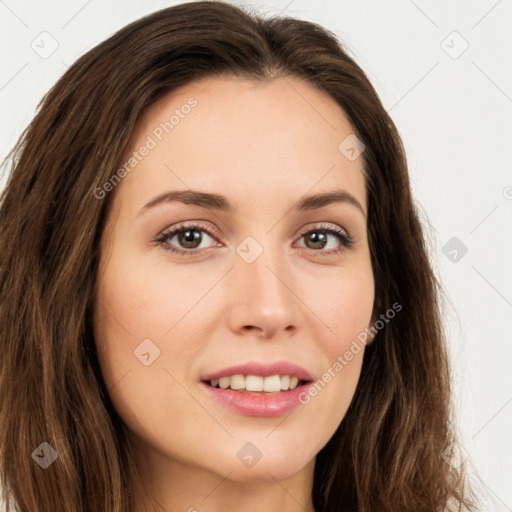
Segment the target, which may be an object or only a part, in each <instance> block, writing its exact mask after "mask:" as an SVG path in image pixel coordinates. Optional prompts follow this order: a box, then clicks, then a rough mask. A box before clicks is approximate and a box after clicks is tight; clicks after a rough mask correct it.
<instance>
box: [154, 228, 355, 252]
mask: <svg viewBox="0 0 512 512" xmlns="http://www.w3.org/2000/svg"><path fill="white" fill-rule="evenodd" d="M183 231H204V232H205V233H207V234H208V235H209V236H211V237H212V238H214V239H215V238H216V233H215V232H214V231H212V230H210V229H208V228H206V227H205V226H201V225H198V224H186V223H185V224H180V225H178V226H177V227H175V228H173V229H172V230H165V231H162V233H160V234H159V235H157V237H156V238H154V239H153V242H154V243H156V244H158V245H160V246H161V247H162V249H164V250H165V251H169V252H171V253H173V254H180V255H183V256H194V255H196V254H198V252H202V251H203V250H204V249H189V250H185V249H176V248H175V247H171V246H169V245H168V244H167V243H166V242H167V241H168V240H170V239H172V238H174V236H175V235H177V234H179V233H181V232H183ZM316 232H322V233H326V234H330V235H333V236H335V237H336V238H337V239H338V240H339V241H340V242H341V247H340V248H339V249H334V250H330V251H324V250H322V249H319V250H314V249H310V250H311V251H313V252H314V253H317V254H316V255H315V256H320V257H322V256H333V255H337V254H342V253H343V252H344V251H345V249H350V248H351V247H352V246H353V244H354V240H353V239H352V237H351V236H350V235H349V234H348V233H347V231H345V230H344V229H342V228H339V227H337V226H335V227H333V226H331V225H326V224H319V225H318V226H315V227H314V228H312V229H309V230H308V231H304V232H303V233H301V235H300V238H302V237H304V236H305V235H309V234H311V233H316Z"/></svg>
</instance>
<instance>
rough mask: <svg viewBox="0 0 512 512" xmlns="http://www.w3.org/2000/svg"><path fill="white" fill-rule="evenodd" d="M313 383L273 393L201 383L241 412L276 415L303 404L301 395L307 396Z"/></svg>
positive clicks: (212, 393) (221, 400)
mask: <svg viewBox="0 0 512 512" xmlns="http://www.w3.org/2000/svg"><path fill="white" fill-rule="evenodd" d="M251 375H254V374H251ZM214 378H215V377H214ZM312 384H313V383H312V382H308V383H306V384H303V385H302V386H298V387H296V388H295V389H292V390H289V391H281V392H279V393H276V394H272V395H262V394H257V393H254V394H252V393H240V392H239V391H233V390H232V389H218V388H214V387H212V386H210V385H209V384H206V383H205V382H201V383H200V384H199V385H200V387H201V388H202V389H203V390H204V391H205V392H206V393H208V394H209V396H211V397H212V398H214V399H215V400H217V401H219V402H220V403H222V404H224V405H227V406H228V407H229V408H231V409H233V410H234V411H236V412H238V413H240V414H244V415H246V416H264V417H275V416H282V415H284V414H286V413H288V412H290V411H292V410H293V409H295V408H296V407H298V406H299V405H301V402H300V401H299V397H300V396H301V395H302V396H305V394H306V393H307V391H308V388H309V386H311V385H312Z"/></svg>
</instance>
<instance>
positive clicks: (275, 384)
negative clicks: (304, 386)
mask: <svg viewBox="0 0 512 512" xmlns="http://www.w3.org/2000/svg"><path fill="white" fill-rule="evenodd" d="M299 382H300V381H299V379H298V378H297V377H295V376H290V375H271V376H270V377H260V376H258V375H233V376H231V377H221V378H220V379H212V380H211V382H210V384H211V385H212V386H213V387H214V388H215V387H217V386H218V387H220V389H228V388H231V389H234V390H240V391H242V392H243V391H249V392H265V393H279V392H280V391H287V390H288V389H290V390H291V389H295V388H296V387H297V386H298V384H299Z"/></svg>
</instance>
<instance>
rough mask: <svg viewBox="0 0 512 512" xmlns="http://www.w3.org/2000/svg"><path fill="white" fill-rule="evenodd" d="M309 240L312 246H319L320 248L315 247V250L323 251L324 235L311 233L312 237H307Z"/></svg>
mask: <svg viewBox="0 0 512 512" xmlns="http://www.w3.org/2000/svg"><path fill="white" fill-rule="evenodd" d="M308 238H309V240H310V241H312V242H313V244H318V243H319V244H320V247H316V248H317V249H318V248H320V249H323V247H324V246H325V242H326V240H325V233H318V232H317V233H313V234H312V235H309V236H308Z"/></svg>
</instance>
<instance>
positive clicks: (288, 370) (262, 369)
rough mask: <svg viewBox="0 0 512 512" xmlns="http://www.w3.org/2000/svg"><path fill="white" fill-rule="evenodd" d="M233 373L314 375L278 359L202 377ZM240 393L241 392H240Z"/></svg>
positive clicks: (208, 378)
mask: <svg viewBox="0 0 512 512" xmlns="http://www.w3.org/2000/svg"><path fill="white" fill-rule="evenodd" d="M232 375H258V376H259V377H270V376H271V375H290V376H291V377H293V376H295V377H297V378H298V379H299V380H306V381H310V380H313V376H312V375H311V374H310V373H309V372H308V371H307V370H306V369H304V368H302V367H301V366H298V365H296V364H293V363H290V362H288V361H278V362H276V363H271V364H263V363H257V362H250V363H245V364H239V365H236V366H230V367H229V368H224V369H223V370H219V371H217V372H214V373H209V374H208V375H204V376H203V377H201V380H202V381H206V380H212V379H220V378H221V377H231V376H232ZM239 394H240V393H239Z"/></svg>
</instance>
